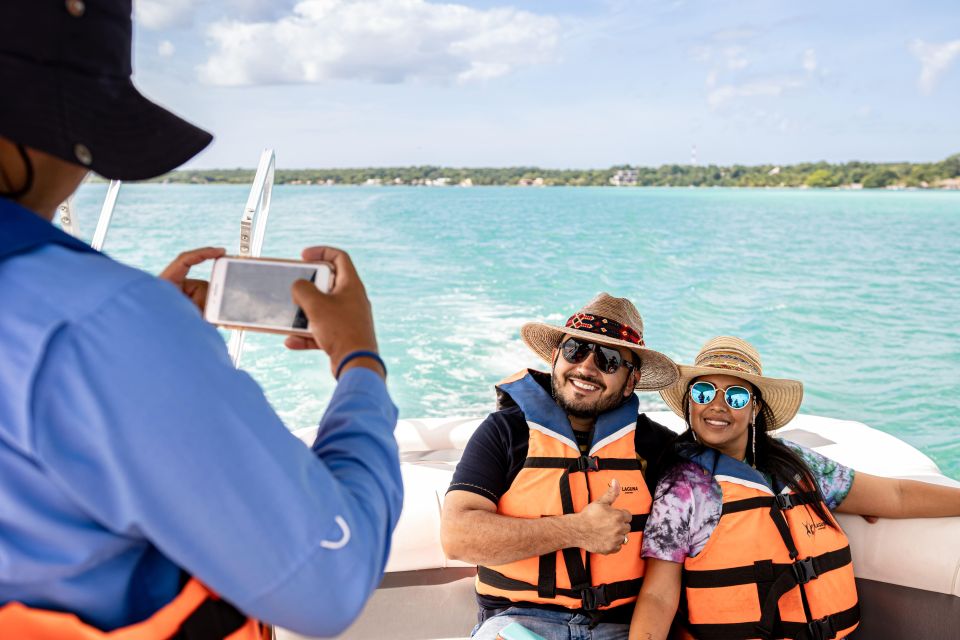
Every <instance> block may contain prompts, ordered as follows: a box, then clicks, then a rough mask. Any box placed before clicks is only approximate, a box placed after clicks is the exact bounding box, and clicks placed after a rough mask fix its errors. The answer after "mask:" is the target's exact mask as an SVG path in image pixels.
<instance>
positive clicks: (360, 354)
mask: <svg viewBox="0 0 960 640" xmlns="http://www.w3.org/2000/svg"><path fill="white" fill-rule="evenodd" d="M357 358H370V359H372V360H376V361H377V362H378V363H379V364H380V366H381V367H383V375H387V365H386V363H384V361H383V358H381V357H380V354H378V353H377V352H376V351H351V352H350V353H348V354H347V355H345V356H344V357H343V360H341V361H340V365H339V366H338V367H337V373H336V374H335V375H334V376H333V377H334V378H336V379H337V380H339V379H340V372H341V371H343V368H344V367H345V366H346V364H347V363H348V362H350V361H351V360H356V359H357Z"/></svg>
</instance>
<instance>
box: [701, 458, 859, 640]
mask: <svg viewBox="0 0 960 640" xmlns="http://www.w3.org/2000/svg"><path fill="white" fill-rule="evenodd" d="M692 459H693V460H694V461H695V462H697V463H698V464H700V465H701V466H702V467H704V473H710V474H712V475H713V478H714V480H715V481H716V482H717V483H718V484H719V485H720V489H721V490H722V492H723V511H722V514H721V516H720V521H719V522H718V523H717V527H716V529H714V531H713V534H712V535H711V536H710V540H709V541H708V542H707V545H706V546H705V547H704V548H703V551H701V552H700V554H699V555H697V556H695V557H690V558H687V559H686V561H684V564H683V577H684V586H685V596H686V607H687V616H688V621H689V622H688V629H689V631H690V632H691V633H692V634H693V636H694V637H696V638H701V639H703V640H735V639H736V640H740V639H747V638H800V639H803V640H826V639H828V638H842V637H844V636H846V635H849V634H850V633H852V632H853V630H854V629H855V628H856V627H857V625H858V624H859V622H860V609H859V605H858V604H857V589H856V583H855V582H854V576H853V564H852V563H851V558H850V547H849V545H848V543H847V537H846V536H845V535H844V533H843V531H842V530H840V528H839V526H836V523H835V521H834V522H833V523H827V522H823V521H821V520H820V519H819V518H818V517H817V516H816V514H815V513H814V511H813V510H812V509H811V508H810V507H809V506H808V505H810V504H813V503H814V502H815V501H817V500H818V498H817V494H816V493H815V492H808V493H799V494H795V493H792V492H789V491H788V490H784V491H781V492H775V491H774V490H773V489H772V488H771V486H770V485H769V484H768V483H767V481H766V479H765V478H764V477H763V475H762V474H760V473H759V472H757V471H756V470H755V469H753V468H751V467H749V466H748V465H746V464H745V463H743V462H740V461H737V460H734V459H733V458H730V457H728V456H725V455H723V454H721V453H719V452H717V451H715V450H713V449H707V450H706V451H705V452H704V453H702V454H699V455H697V456H694V457H693V458H692ZM824 510H826V507H824ZM827 513H829V512H827ZM830 524H834V525H835V526H836V528H834V527H831V526H830Z"/></svg>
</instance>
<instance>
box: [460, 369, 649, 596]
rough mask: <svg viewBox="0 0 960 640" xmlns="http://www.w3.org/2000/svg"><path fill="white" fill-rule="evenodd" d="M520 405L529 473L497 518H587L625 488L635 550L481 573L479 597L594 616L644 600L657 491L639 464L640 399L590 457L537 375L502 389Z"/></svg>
mask: <svg viewBox="0 0 960 640" xmlns="http://www.w3.org/2000/svg"><path fill="white" fill-rule="evenodd" d="M500 391H501V392H505V393H508V394H509V395H510V397H511V398H512V399H513V400H514V401H515V402H516V403H517V404H518V405H519V406H520V408H521V410H522V411H523V413H524V416H525V418H526V420H527V425H528V427H529V430H530V435H529V445H528V446H529V448H528V451H527V458H526V460H525V462H524V466H523V468H522V469H521V470H520V472H519V473H518V474H517V477H516V478H515V479H514V480H513V483H512V484H511V485H510V488H509V489H508V490H507V492H506V493H505V494H503V496H502V497H501V498H500V501H499V503H498V505H497V513H500V514H502V515H507V516H512V517H516V518H542V517H549V516H559V515H562V514H569V513H579V512H580V511H582V510H583V509H584V508H585V507H586V506H587V505H588V504H589V503H590V502H591V501H593V500H596V499H597V498H599V497H600V496H602V495H603V494H604V493H605V492H606V491H607V488H608V487H609V484H610V481H611V480H613V479H614V478H616V479H617V480H618V481H619V482H620V486H621V493H620V496H619V497H618V498H617V500H616V502H615V503H614V507H616V508H618V509H625V510H627V511H629V512H630V513H632V514H633V520H632V522H631V526H630V534H629V539H628V542H627V544H625V545H623V547H622V548H621V549H620V551H618V552H617V553H613V554H610V555H600V554H590V553H587V552H586V551H585V550H583V549H578V548H570V549H563V550H561V551H555V552H551V553H547V554H544V555H542V556H540V557H539V558H537V557H534V558H525V559H523V560H518V561H516V562H511V563H508V564H503V565H497V566H491V567H484V566H480V567H477V579H476V589H477V593H480V594H483V595H490V596H499V597H501V598H507V599H509V600H512V601H515V602H532V603H539V604H551V605H561V606H564V607H568V608H571V609H584V610H587V611H594V610H602V609H608V608H611V607H616V606H619V605H622V604H627V603H629V602H632V601H634V600H636V597H637V593H639V591H640V584H641V581H642V576H643V568H644V562H643V560H642V559H641V558H640V543H641V538H642V536H643V526H644V524H645V523H646V519H647V515H648V514H649V513H650V504H651V502H652V501H651V498H650V492H649V490H648V489H647V485H646V483H645V481H644V478H643V472H642V470H641V463H640V461H639V460H638V459H637V453H636V448H635V445H634V433H635V431H636V424H637V405H638V402H637V398H636V396H631V397H630V398H629V399H628V401H627V402H625V403H624V404H623V405H621V406H620V407H618V408H617V409H614V410H613V411H610V412H607V413H605V414H603V415H601V416H600V417H599V418H598V419H597V424H596V426H595V428H594V440H593V443H592V445H591V449H590V451H589V452H588V454H587V455H583V454H582V453H581V451H580V448H579V447H578V446H577V442H576V437H575V436H574V433H573V429H572V428H571V426H570V422H569V420H568V419H567V416H566V414H565V413H564V412H563V410H561V409H560V407H559V406H557V404H556V402H555V401H554V400H553V398H552V397H550V395H549V394H548V393H547V392H546V391H545V390H544V389H543V388H542V387H540V385H539V384H537V382H536V381H534V380H533V378H532V377H530V376H529V375H527V376H525V377H523V378H522V379H520V380H517V381H515V382H511V383H509V384H506V385H502V386H501V387H500Z"/></svg>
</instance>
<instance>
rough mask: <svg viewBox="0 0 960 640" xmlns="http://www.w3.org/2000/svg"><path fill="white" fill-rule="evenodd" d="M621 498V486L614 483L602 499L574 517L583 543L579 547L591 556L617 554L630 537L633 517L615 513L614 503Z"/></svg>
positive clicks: (625, 512) (616, 482) (619, 512)
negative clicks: (577, 521)
mask: <svg viewBox="0 0 960 640" xmlns="http://www.w3.org/2000/svg"><path fill="white" fill-rule="evenodd" d="M619 496H620V483H619V482H618V481H617V480H616V479H614V480H613V481H612V482H611V483H610V488H609V489H607V492H606V493H604V494H603V495H602V496H600V497H599V498H597V499H596V500H594V501H593V502H591V503H590V504H588V505H587V506H586V508H585V509H584V510H583V511H581V512H580V513H578V514H577V518H578V520H579V523H578V527H579V529H580V531H581V535H582V541H581V543H580V544H579V545H578V546H580V547H582V548H584V549H586V550H587V551H589V552H590V553H600V554H604V555H606V554H609V553H616V552H617V551H619V550H620V547H622V546H623V541H624V538H626V536H627V534H629V533H630V521H631V520H632V518H633V516H632V515H631V514H630V512H629V511H625V510H624V509H615V508H614V507H613V502H614V500H616V499H617V498H618V497H619Z"/></svg>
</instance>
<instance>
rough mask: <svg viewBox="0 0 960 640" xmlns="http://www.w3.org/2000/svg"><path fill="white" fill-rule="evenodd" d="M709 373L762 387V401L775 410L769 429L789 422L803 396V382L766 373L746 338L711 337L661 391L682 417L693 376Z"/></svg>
mask: <svg viewBox="0 0 960 640" xmlns="http://www.w3.org/2000/svg"><path fill="white" fill-rule="evenodd" d="M709 375H728V376H735V377H737V378H740V379H742V380H746V381H747V382H749V383H750V384H752V385H753V386H754V387H756V388H758V389H760V393H761V394H762V395H763V402H764V403H765V404H766V405H767V406H768V407H770V411H772V412H773V424H770V425H767V428H768V430H773V429H779V428H780V427H782V426H783V425H785V424H787V423H788V422H790V420H791V419H793V416H795V415H796V414H797V411H798V410H799V409H800V402H801V401H802V400H803V383H802V382H800V381H799V380H786V379H781V378H769V377H764V375H763V368H762V367H761V365H760V354H759V353H758V352H757V350H756V349H754V347H753V345H751V344H750V343H749V342H747V341H746V340H741V339H740V338H733V337H730V336H719V337H716V338H713V339H712V340H709V341H708V342H707V343H706V344H705V345H703V347H702V348H701V349H700V353H698V354H697V357H696V359H695V360H694V364H693V366H688V365H683V364H682V365H680V379H679V380H677V382H676V384H674V385H673V386H672V387H670V388H669V389H664V390H663V391H661V392H660V395H661V396H663V399H664V401H665V402H666V403H667V404H668V405H669V406H670V408H671V409H673V412H674V413H676V414H677V415H678V416H680V417H681V418H682V417H683V396H684V394H685V393H686V392H687V388H689V386H690V382H691V381H692V380H693V379H694V378H698V377H700V376H709Z"/></svg>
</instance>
